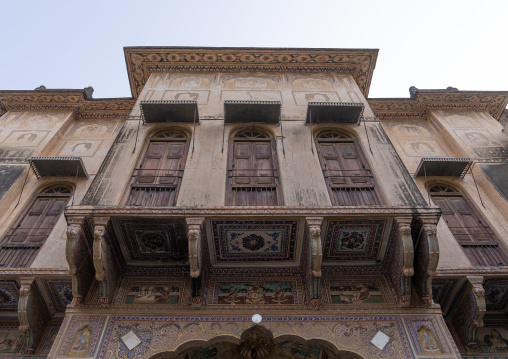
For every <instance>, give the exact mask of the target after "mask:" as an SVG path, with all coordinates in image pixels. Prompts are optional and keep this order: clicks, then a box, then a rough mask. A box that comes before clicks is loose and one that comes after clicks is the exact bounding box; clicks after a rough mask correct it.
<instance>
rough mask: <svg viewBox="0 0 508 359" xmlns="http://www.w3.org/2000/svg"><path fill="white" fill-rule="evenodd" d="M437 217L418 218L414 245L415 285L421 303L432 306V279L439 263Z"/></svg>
mask: <svg viewBox="0 0 508 359" xmlns="http://www.w3.org/2000/svg"><path fill="white" fill-rule="evenodd" d="M438 220H439V218H438V217H420V218H419V221H420V224H421V230H420V232H419V234H418V239H416V245H415V256H414V257H415V284H416V289H417V293H418V294H419V296H420V298H421V300H422V302H423V303H425V304H427V305H431V304H432V277H434V276H436V269H437V264H438V262H439V243H438V240H437V221H438Z"/></svg>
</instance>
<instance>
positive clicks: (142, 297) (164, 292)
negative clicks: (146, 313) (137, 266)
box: [125, 285, 180, 304]
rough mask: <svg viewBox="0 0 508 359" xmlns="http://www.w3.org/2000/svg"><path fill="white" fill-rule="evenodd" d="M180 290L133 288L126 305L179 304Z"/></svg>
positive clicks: (168, 287)
mask: <svg viewBox="0 0 508 359" xmlns="http://www.w3.org/2000/svg"><path fill="white" fill-rule="evenodd" d="M179 301H180V288H178V287H176V286H171V285H168V286H146V285H144V286H139V285H136V286H132V287H131V288H129V292H128V293H127V296H126V297H125V303H126V304H153V303H156V304H177V303H178V302H179Z"/></svg>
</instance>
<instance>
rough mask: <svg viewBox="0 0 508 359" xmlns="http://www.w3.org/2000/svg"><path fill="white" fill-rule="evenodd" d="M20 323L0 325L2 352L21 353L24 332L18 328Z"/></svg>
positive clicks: (0, 346) (0, 348)
mask: <svg viewBox="0 0 508 359" xmlns="http://www.w3.org/2000/svg"><path fill="white" fill-rule="evenodd" d="M18 327H19V325H16V324H7V325H1V326H0V353H2V354H7V353H19V352H21V351H22V348H23V347H24V345H23V339H24V333H22V332H20V331H19V330H18Z"/></svg>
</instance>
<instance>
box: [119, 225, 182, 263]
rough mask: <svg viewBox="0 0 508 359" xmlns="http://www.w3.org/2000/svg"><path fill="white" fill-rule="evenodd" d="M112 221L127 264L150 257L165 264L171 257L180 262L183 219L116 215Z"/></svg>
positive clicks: (149, 259)
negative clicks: (121, 216) (133, 217)
mask: <svg viewBox="0 0 508 359" xmlns="http://www.w3.org/2000/svg"><path fill="white" fill-rule="evenodd" d="M116 224H117V225H118V227H119V229H120V238H119V242H120V246H121V247H122V252H123V253H124V256H125V260H126V262H127V264H128V265H129V264H131V265H132V264H134V265H136V264H137V265H140V263H134V262H135V261H137V262H139V261H154V262H156V263H157V264H165V265H168V264H169V263H167V262H168V261H173V262H180V263H182V264H183V262H185V261H186V260H187V253H188V243H187V235H186V231H185V226H184V223H183V221H181V220H176V221H175V220H159V219H150V220H147V219H144V220H142V219H139V218H136V219H117V220H116ZM117 233H118V232H117ZM122 238H123V240H122ZM152 265H153V263H152Z"/></svg>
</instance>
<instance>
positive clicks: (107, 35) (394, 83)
mask: <svg viewBox="0 0 508 359" xmlns="http://www.w3.org/2000/svg"><path fill="white" fill-rule="evenodd" d="M0 13H1V16H0V19H1V20H0V29H1V30H0V31H1V34H2V36H1V39H2V40H1V46H2V47H1V48H2V50H1V54H0V90H33V89H34V88H35V87H37V86H39V85H45V86H46V87H48V88H84V87H86V86H93V87H94V89H95V92H94V97H95V98H100V97H130V96H131V93H130V89H129V85H128V80H127V71H126V66H125V58H124V54H123V47H124V46H238V47H317V48H319V47H328V48H376V49H379V50H380V51H379V56H378V60H377V65H376V69H375V70H374V77H373V80H372V85H371V90H370V94H369V97H408V96H409V93H408V89H409V87H410V86H413V85H414V86H416V87H418V88H421V89H429V88H431V89H435V88H446V87H447V86H453V87H457V88H459V90H490V91H494V90H508V61H507V59H508V44H507V36H508V22H507V20H506V19H507V14H508V1H507V0H499V1H488V0H483V1H479V0H476V1H465V0H463V1H458V0H457V1H446V0H440V1H429V0H425V1H424V0H420V1H410V0H404V1H386V0H378V1H374V0H373V1H360V0H357V1H339V0H336V1H332V0H330V1H318V0H314V1H309V0H306V1H304V0H292V1H282V0H269V1H265V0H257V1H250V0H232V1H226V0H221V1H218V0H216V1H213V0H208V1H205V0H203V1H198V0H195V1H169V0H168V1H150V0H143V1H134V0H125V1H117V2H114V1H105V0H103V1H90V0H86V1H68V0H66V1H51V0H47V1H39V0H33V1H14V0H12V1H8V0H0Z"/></svg>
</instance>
